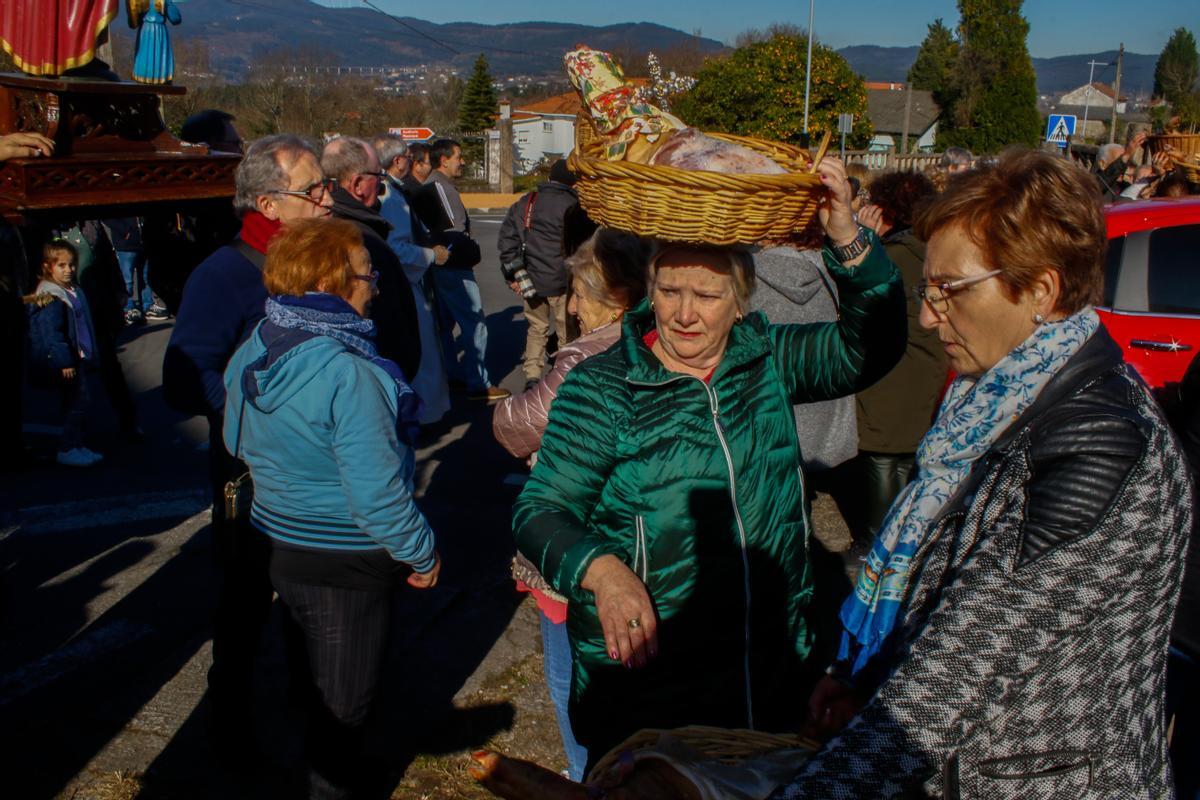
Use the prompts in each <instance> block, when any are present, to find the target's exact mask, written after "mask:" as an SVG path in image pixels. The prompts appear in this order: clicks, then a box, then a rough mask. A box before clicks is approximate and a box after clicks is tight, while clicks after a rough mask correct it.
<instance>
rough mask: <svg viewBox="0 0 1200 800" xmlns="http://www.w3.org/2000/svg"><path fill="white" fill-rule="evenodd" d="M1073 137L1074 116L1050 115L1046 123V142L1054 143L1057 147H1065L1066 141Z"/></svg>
mask: <svg viewBox="0 0 1200 800" xmlns="http://www.w3.org/2000/svg"><path fill="white" fill-rule="evenodd" d="M1074 135H1075V115H1074V114H1051V115H1050V119H1049V120H1048V121H1047V123H1046V141H1047V142H1054V143H1055V144H1056V145H1058V146H1059V147H1066V146H1067V141H1068V140H1070V138H1071V137H1072V136H1074Z"/></svg>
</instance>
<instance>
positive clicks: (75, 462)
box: [54, 447, 96, 467]
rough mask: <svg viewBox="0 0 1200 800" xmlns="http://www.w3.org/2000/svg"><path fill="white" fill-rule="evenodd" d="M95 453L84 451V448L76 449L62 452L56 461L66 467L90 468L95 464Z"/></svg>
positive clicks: (56, 457)
mask: <svg viewBox="0 0 1200 800" xmlns="http://www.w3.org/2000/svg"><path fill="white" fill-rule="evenodd" d="M89 453H90V455H89ZM93 455H95V453H91V451H88V450H84V449H83V448H82V447H76V448H75V449H73V450H60V451H59V453H58V455H57V456H55V457H54V460H55V461H57V462H58V463H59V464H62V465H63V466H64V467H90V466H91V465H92V464H95V463H96V461H95V459H93V458H92V456H93Z"/></svg>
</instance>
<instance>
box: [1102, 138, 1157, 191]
mask: <svg viewBox="0 0 1200 800" xmlns="http://www.w3.org/2000/svg"><path fill="white" fill-rule="evenodd" d="M1145 141H1146V133H1145V132H1144V131H1139V132H1138V133H1135V134H1134V135H1133V136H1132V137H1131V138H1130V140H1129V144H1127V145H1125V146H1124V147H1122V146H1121V145H1119V144H1103V145H1100V149H1099V150H1098V151H1097V152H1096V180H1098V181H1099V182H1100V191H1101V192H1103V193H1104V198H1105V199H1106V200H1113V199H1115V198H1116V197H1118V196H1119V195H1120V194H1121V190H1122V189H1124V188H1125V186H1126V181H1125V170H1126V169H1127V168H1128V167H1129V165H1130V164H1132V163H1133V157H1134V155H1135V154H1136V153H1137V151H1138V148H1140V147H1141V146H1142V144H1143V143H1144V142H1145Z"/></svg>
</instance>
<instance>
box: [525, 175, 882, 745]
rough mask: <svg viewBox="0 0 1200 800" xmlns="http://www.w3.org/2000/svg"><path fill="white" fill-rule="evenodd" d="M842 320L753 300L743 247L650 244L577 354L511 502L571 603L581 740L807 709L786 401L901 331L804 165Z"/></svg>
mask: <svg viewBox="0 0 1200 800" xmlns="http://www.w3.org/2000/svg"><path fill="white" fill-rule="evenodd" d="M819 172H820V175H821V180H822V182H823V184H824V185H825V186H826V187H828V189H829V190H830V199H829V201H828V203H827V206H826V207H825V208H823V209H822V210H821V221H822V225H823V226H824V228H825V230H826V232H827V234H828V236H829V239H830V240H831V244H832V245H833V246H831V247H830V248H827V250H826V256H825V257H826V261H827V263H828V265H829V268H830V272H831V273H832V274H833V276H834V278H835V280H836V281H837V282H838V288H839V295H840V297H841V308H840V312H841V313H840V321H839V322H836V323H826V324H816V325H803V326H787V325H769V324H768V323H767V321H766V319H765V318H764V317H763V316H762V315H761V314H749V315H747V314H746V313H745V312H746V309H747V305H748V301H749V297H750V294H751V293H752V291H753V287H754V273H753V266H752V264H751V262H750V260H749V258H748V257H747V255H746V254H745V253H741V252H737V251H734V250H730V249H716V248H704V247H695V246H686V245H677V246H667V247H664V248H663V249H662V250H661V251H660V253H659V254H658V256H657V257H656V258H655V259H654V260H653V261H652V262H651V265H650V270H649V281H648V284H649V287H650V297H649V302H644V303H642V304H641V305H639V306H638V307H637V308H635V309H634V310H632V311H630V312H629V313H628V314H627V315H626V318H625V321H624V323H623V331H622V335H621V339H620V340H619V341H618V342H617V344H616V345H615V346H614V347H612V348H611V349H609V350H608V351H606V352H604V353H602V354H600V355H597V356H593V357H592V358H590V359H588V360H587V361H585V362H583V363H582V364H580V365H579V366H578V367H576V368H575V369H574V370H573V371H572V372H571V373H570V375H569V376H568V378H567V380H566V381H565V382H564V383H563V385H562V388H561V389H560V392H559V395H558V398H557V399H556V400H555V403H554V405H553V407H552V408H551V411H550V420H549V425H548V427H547V429H546V432H545V436H544V438H543V439H542V443H541V444H542V446H541V450H540V451H539V459H538V463H537V465H536V467H535V468H534V470H533V473H532V475H531V477H530V480H529V482H528V483H527V484H526V486H525V489H524V491H523V492H522V494H521V497H520V498H519V499H518V501H517V504H516V507H515V510H514V522H513V527H514V531H515V535H516V538H517V544H518V547H519V549H520V551H521V553H522V554H523V555H524V556H525V557H526V558H528V559H529V560H530V561H531V562H532V563H533V564H534V566H536V567H537V568H538V569H539V571H540V572H541V574H542V575H543V576H545V578H546V580H547V581H548V582H549V583H550V585H551V586H552V587H553V588H554V589H555V591H557V592H559V593H560V594H562V595H563V596H565V597H566V598H568V602H569V612H568V619H567V627H568V633H569V636H570V639H571V646H572V651H573V656H574V663H575V673H574V685H573V691H572V700H571V718H572V723H573V725H574V727H575V731H576V735H577V737H578V739H579V741H580V743H581V744H583V745H585V746H586V747H587V748H588V751H589V753H590V754H591V758H592V759H593V760H594V759H595V758H597V757H599V756H602V755H603V754H604V753H606V752H607V751H608V750H609V749H610V748H611V747H613V746H614V745H616V744H617V743H619V742H621V741H622V740H623V739H625V738H626V737H627V736H628V735H629V734H631V733H633V732H635V731H637V730H639V729H641V728H644V727H674V726H680V725H688V724H708V725H719V726H728V727H739V728H759V729H766V730H770V729H772V728H780V727H785V726H787V725H788V724H791V723H794V721H795V720H796V719H798V718H800V717H802V716H803V713H802V708H803V706H802V704H803V701H804V698H805V694H806V691H807V689H808V687H809V685H811V684H810V681H811V679H810V681H806V680H804V679H803V678H802V677H798V676H802V675H803V674H804V673H803V670H802V665H803V662H804V660H805V658H806V656H807V655H808V652H809V649H810V647H811V639H812V635H811V632H810V630H809V628H808V626H807V625H806V622H805V618H804V615H805V611H806V606H807V604H808V601H809V597H810V595H811V592H812V586H811V579H810V575H809V569H808V564H807V559H806V542H807V537H808V530H807V527H806V523H805V517H804V502H803V500H804V485H803V478H802V476H801V473H800V453H799V447H798V445H797V443H796V431H795V424H794V419H793V415H792V408H791V407H792V404H794V403H800V402H810V401H815V400H825V399H829V398H833V397H839V396H842V395H846V394H850V393H852V392H855V391H858V390H859V389H861V388H863V387H865V386H868V385H870V384H871V383H872V382H874V381H875V380H876V379H878V378H879V377H880V376H881V375H883V374H885V373H886V372H887V371H888V370H889V369H891V367H892V366H893V365H894V364H895V363H896V361H897V359H898V358H899V357H900V354H901V353H902V352H903V349H904V341H905V333H904V331H905V303H904V298H903V294H902V287H901V282H900V277H899V274H898V273H897V272H896V270H895V268H894V267H893V266H892V264H891V262H890V261H889V260H888V259H887V256H886V255H885V254H884V252H883V250H882V248H880V247H879V246H878V244H877V240H876V239H875V238H874V236H873V235H872V234H870V233H869V232H867V231H865V230H863V229H860V228H859V227H858V225H857V224H856V223H855V222H854V219H853V217H852V215H851V212H850V201H851V199H852V198H851V191H850V185H849V183H848V182H847V180H846V176H845V170H844V168H843V166H842V165H841V164H840V163H839V162H836V161H834V160H826V161H824V162H823V163H822V164H821V165H820V168H819Z"/></svg>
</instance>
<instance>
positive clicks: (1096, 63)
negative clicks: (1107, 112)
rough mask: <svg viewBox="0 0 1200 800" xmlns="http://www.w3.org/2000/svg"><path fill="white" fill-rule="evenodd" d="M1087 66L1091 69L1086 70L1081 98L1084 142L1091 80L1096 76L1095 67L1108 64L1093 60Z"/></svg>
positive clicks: (1090, 96)
mask: <svg viewBox="0 0 1200 800" xmlns="http://www.w3.org/2000/svg"><path fill="white" fill-rule="evenodd" d="M1088 64H1090V65H1091V69H1089V70H1088V85H1087V93H1086V94H1084V96H1083V138H1084V140H1085V141H1086V140H1087V123H1088V110H1089V109H1090V108H1091V105H1092V78H1093V77H1094V76H1095V74H1096V67H1107V66H1108V62H1107V61H1097V60H1096V59H1094V58H1093V59H1092V60H1091V61H1089V62H1088ZM1114 102H1115V101H1114Z"/></svg>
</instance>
